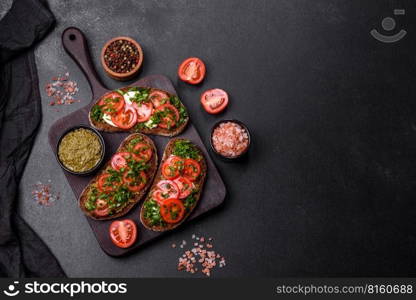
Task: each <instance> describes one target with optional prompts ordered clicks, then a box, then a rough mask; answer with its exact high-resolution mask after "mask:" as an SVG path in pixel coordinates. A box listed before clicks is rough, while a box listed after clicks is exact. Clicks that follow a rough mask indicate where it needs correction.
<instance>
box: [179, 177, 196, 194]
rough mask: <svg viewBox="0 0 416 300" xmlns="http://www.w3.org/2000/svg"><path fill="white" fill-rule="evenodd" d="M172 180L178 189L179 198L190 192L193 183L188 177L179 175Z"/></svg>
mask: <svg viewBox="0 0 416 300" xmlns="http://www.w3.org/2000/svg"><path fill="white" fill-rule="evenodd" d="M174 182H175V183H176V185H177V186H178V189H179V199H185V198H186V197H188V196H189V195H190V194H191V192H192V188H193V186H194V185H193V183H192V182H191V181H190V180H189V179H188V178H186V177H182V176H181V177H178V178H176V179H175V180H174Z"/></svg>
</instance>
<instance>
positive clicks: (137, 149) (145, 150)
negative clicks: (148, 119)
mask: <svg viewBox="0 0 416 300" xmlns="http://www.w3.org/2000/svg"><path fill="white" fill-rule="evenodd" d="M152 154H153V151H152V147H150V146H149V145H148V144H145V143H138V144H136V145H135V146H134V148H133V153H132V155H133V157H134V159H135V160H137V161H144V162H148V161H149V160H150V158H152Z"/></svg>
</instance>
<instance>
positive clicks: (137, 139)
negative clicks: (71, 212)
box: [79, 133, 157, 220]
mask: <svg viewBox="0 0 416 300" xmlns="http://www.w3.org/2000/svg"><path fill="white" fill-rule="evenodd" d="M156 170H157V151H156V148H155V145H154V143H153V141H152V140H151V139H150V138H149V137H147V136H145V135H143V134H140V133H135V134H131V135H129V136H128V137H127V138H126V139H125V140H124V141H123V142H122V143H121V145H120V147H119V148H118V150H117V152H116V153H115V154H114V155H113V156H112V158H111V160H110V161H109V162H107V163H106V165H105V166H104V167H103V168H102V169H101V171H100V172H99V173H98V174H97V176H95V178H94V179H92V180H91V182H90V183H89V184H88V185H87V187H86V188H85V189H84V190H83V192H82V193H81V195H80V197H79V206H80V208H81V210H82V211H83V212H84V213H85V214H86V215H87V216H88V217H90V218H93V219H96V220H108V219H113V218H116V217H120V216H123V215H125V214H126V213H127V212H128V211H129V210H130V209H131V208H132V207H133V206H134V205H135V204H136V203H138V202H139V201H140V200H141V199H142V198H143V197H144V196H145V194H146V191H147V190H148V189H149V187H150V185H151V184H152V182H153V178H154V176H155V173H156Z"/></svg>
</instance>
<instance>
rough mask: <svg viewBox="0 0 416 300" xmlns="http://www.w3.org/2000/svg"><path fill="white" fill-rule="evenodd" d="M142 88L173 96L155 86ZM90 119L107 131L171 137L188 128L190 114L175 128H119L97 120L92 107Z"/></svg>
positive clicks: (92, 122) (99, 127)
mask: <svg viewBox="0 0 416 300" xmlns="http://www.w3.org/2000/svg"><path fill="white" fill-rule="evenodd" d="M129 88H131V87H124V88H121V89H120V90H121V91H123V92H125V91H127V90H128V89H129ZM142 88H148V89H150V92H153V91H160V92H163V93H166V94H168V95H169V97H171V96H173V95H172V94H170V93H168V92H166V91H163V90H159V89H155V88H149V87H142ZM100 100H101V98H99V99H98V100H97V101H96V102H95V103H94V105H95V104H97V103H98V102H99V101H100ZM94 105H93V106H94ZM181 105H182V106H183V107H185V106H184V105H183V103H182V102H181ZM93 106H92V107H93ZM88 119H89V121H90V124H91V126H92V127H94V128H95V129H97V130H99V131H105V132H123V131H129V132H132V133H133V132H139V133H144V134H151V135H162V136H169V137H172V136H176V135H178V134H180V133H181V132H182V131H183V130H184V129H185V128H186V125H187V124H188V122H189V116H187V118H186V119H185V122H183V123H182V124H181V125H180V126H178V127H175V128H172V129H164V128H160V127H155V128H152V129H149V128H142V129H137V128H135V126H134V127H132V128H131V129H129V130H125V129H122V128H118V127H114V126H111V125H110V124H107V123H106V122H104V121H95V120H93V119H92V118H91V109H90V111H89V113H88Z"/></svg>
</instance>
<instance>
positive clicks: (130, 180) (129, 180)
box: [123, 171, 147, 192]
mask: <svg viewBox="0 0 416 300" xmlns="http://www.w3.org/2000/svg"><path fill="white" fill-rule="evenodd" d="M146 182H147V176H146V173H145V172H144V171H141V172H140V176H138V177H136V178H134V177H131V176H130V175H129V171H126V172H124V174H123V183H124V184H125V185H126V186H127V188H128V189H129V190H130V191H132V192H138V191H141V190H142V189H143V188H144V187H145V185H146Z"/></svg>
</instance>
